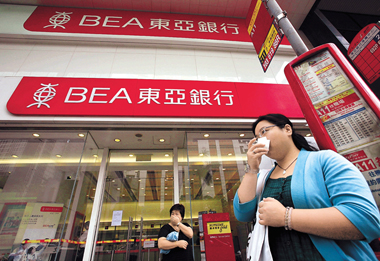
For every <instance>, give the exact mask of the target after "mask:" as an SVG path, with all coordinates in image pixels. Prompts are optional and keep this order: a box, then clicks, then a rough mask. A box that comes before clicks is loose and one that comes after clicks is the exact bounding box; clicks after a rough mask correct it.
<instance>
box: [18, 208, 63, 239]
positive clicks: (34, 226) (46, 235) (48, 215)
mask: <svg viewBox="0 0 380 261" xmlns="http://www.w3.org/2000/svg"><path fill="white" fill-rule="evenodd" d="M29 205H33V206H31V207H32V210H31V212H28V213H24V216H23V219H22V222H21V223H22V226H23V227H24V228H25V232H24V233H23V236H22V239H20V242H21V241H22V240H23V239H25V238H29V239H30V240H35V239H53V238H55V233H56V231H57V227H58V224H59V220H60V218H61V214H62V210H63V204H60V203H31V204H28V206H29ZM15 243H17V242H15Z"/></svg>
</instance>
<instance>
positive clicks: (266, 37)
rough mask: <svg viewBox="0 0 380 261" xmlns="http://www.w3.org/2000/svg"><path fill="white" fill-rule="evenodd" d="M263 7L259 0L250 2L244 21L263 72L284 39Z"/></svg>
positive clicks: (274, 21) (275, 23)
mask: <svg viewBox="0 0 380 261" xmlns="http://www.w3.org/2000/svg"><path fill="white" fill-rule="evenodd" d="M265 5H266V3H265V2H263V1H261V0H252V2H251V6H250V8H249V11H248V16H247V19H246V24H247V27H248V34H249V36H250V38H251V41H252V43H253V46H254V47H255V50H256V52H257V54H258V57H259V60H260V64H261V67H262V68H263V70H264V72H266V71H267V69H268V67H269V64H270V62H271V61H272V59H273V57H274V55H275V53H276V51H277V49H278V47H279V46H280V43H281V41H282V38H283V37H284V33H283V32H282V30H281V29H280V28H279V26H278V24H277V22H276V20H275V19H274V18H272V17H271V16H270V15H269V13H268V10H267V9H266V7H265Z"/></svg>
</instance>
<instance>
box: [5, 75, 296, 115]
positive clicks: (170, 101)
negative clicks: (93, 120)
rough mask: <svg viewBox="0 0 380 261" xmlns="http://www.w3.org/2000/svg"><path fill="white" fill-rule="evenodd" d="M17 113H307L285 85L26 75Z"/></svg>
mask: <svg viewBox="0 0 380 261" xmlns="http://www.w3.org/2000/svg"><path fill="white" fill-rule="evenodd" d="M7 108H8V110H9V112H11V113H13V114H16V115H55V116H59V115H61V116H129V117H133V116H138V117H144V116H160V117H223V118H226V117H240V118H250V117H258V116H260V115H262V114H266V113H270V112H273V113H278V112H282V113H285V114H286V115H287V116H288V117H290V118H303V115H302V113H301V110H300V108H299V106H298V103H297V101H296V100H295V98H294V96H293V95H292V93H291V91H290V87H289V86H288V85H286V84H262V83H234V82H206V81H179V80H142V79H100V78H99V79H91V78H54V77H24V78H23V79H22V80H21V82H20V83H19V85H18V87H17V88H16V90H15V91H14V93H13V94H12V96H11V98H10V99H9V101H8V104H7Z"/></svg>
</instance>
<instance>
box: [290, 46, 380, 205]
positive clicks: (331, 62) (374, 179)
mask: <svg viewBox="0 0 380 261" xmlns="http://www.w3.org/2000/svg"><path fill="white" fill-rule="evenodd" d="M294 71H295V73H296V74H297V76H298V78H299V80H300V81H301V83H302V85H303V86H304V88H305V90H306V92H307V94H308V95H309V97H310V99H311V101H312V104H313V107H314V109H315V110H316V112H317V115H318V117H319V118H320V120H321V121H322V123H323V126H324V127H325V129H326V131H327V133H328V134H329V136H330V138H331V140H332V142H333V143H334V146H335V148H336V150H337V151H338V153H340V154H341V155H343V156H344V157H346V158H347V159H348V160H350V161H351V162H352V163H353V164H354V165H355V166H356V167H357V168H358V169H359V170H360V171H361V172H362V174H363V175H364V177H365V178H366V180H367V183H368V185H369V186H370V189H371V191H372V194H373V195H374V198H375V199H376V202H377V204H378V206H380V121H379V118H378V117H377V115H376V114H375V113H374V112H373V110H372V109H371V108H370V106H369V105H368V104H367V102H366V101H365V99H364V98H363V97H362V96H361V94H360V93H359V91H358V90H357V89H356V87H355V86H354V85H353V84H352V82H351V80H350V79H349V78H348V77H347V75H346V74H345V72H344V71H343V70H342V68H341V67H340V65H339V64H338V63H337V61H336V60H335V59H334V57H333V56H332V55H331V53H330V52H329V51H328V50H325V51H323V52H321V53H319V54H317V55H315V56H313V57H312V58H309V59H307V60H305V61H304V62H302V63H301V64H299V65H297V66H296V67H295V68H294Z"/></svg>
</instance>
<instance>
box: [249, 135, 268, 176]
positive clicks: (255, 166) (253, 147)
mask: <svg viewBox="0 0 380 261" xmlns="http://www.w3.org/2000/svg"><path fill="white" fill-rule="evenodd" d="M255 142H256V138H253V139H252V140H250V142H249V143H248V151H247V161H248V164H249V166H250V167H251V170H253V171H257V172H258V171H259V166H260V163H261V157H262V156H263V155H264V154H267V153H268V150H267V149H266V148H264V147H265V145H264V144H261V143H255Z"/></svg>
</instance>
